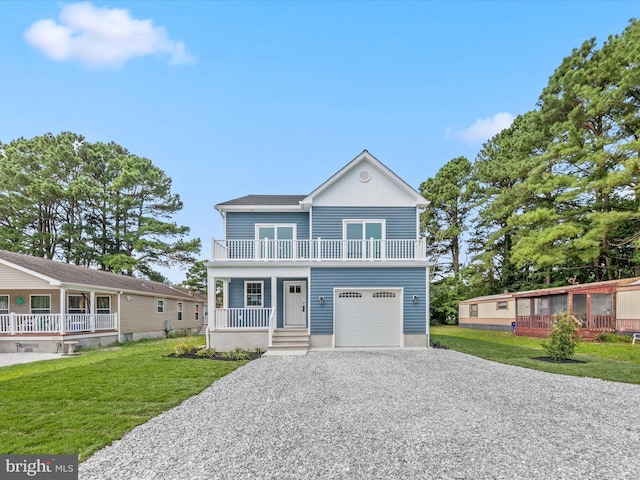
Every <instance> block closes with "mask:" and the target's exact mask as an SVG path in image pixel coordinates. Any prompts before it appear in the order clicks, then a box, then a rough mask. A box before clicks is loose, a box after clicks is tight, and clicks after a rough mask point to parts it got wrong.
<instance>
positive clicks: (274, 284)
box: [271, 277, 278, 330]
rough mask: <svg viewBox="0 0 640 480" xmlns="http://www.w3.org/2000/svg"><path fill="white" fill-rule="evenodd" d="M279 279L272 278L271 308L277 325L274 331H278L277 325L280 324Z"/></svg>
mask: <svg viewBox="0 0 640 480" xmlns="http://www.w3.org/2000/svg"><path fill="white" fill-rule="evenodd" d="M277 307H278V277H271V308H273V311H274V315H273V321H274V323H275V325H274V327H273V329H274V330H275V329H276V325H277V324H278V318H277V317H278V313H277V312H278V310H277Z"/></svg>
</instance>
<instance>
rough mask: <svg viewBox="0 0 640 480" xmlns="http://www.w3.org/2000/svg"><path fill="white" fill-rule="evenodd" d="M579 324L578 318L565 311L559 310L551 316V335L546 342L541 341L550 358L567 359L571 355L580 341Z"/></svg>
mask: <svg viewBox="0 0 640 480" xmlns="http://www.w3.org/2000/svg"><path fill="white" fill-rule="evenodd" d="M579 325H580V322H579V321H578V319H577V318H576V317H574V316H573V315H569V314H568V313H566V312H559V313H557V314H555V315H554V316H553V326H552V327H551V335H550V336H549V338H548V339H547V341H546V342H543V343H542V348H544V350H545V352H547V355H548V356H549V357H550V358H552V359H554V360H567V359H569V358H571V357H573V355H574V353H575V351H576V347H577V346H578V343H580V336H579V335H578V327H579Z"/></svg>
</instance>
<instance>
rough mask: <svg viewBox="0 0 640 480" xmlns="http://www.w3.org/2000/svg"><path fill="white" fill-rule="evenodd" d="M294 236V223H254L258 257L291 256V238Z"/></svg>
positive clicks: (292, 251)
mask: <svg viewBox="0 0 640 480" xmlns="http://www.w3.org/2000/svg"><path fill="white" fill-rule="evenodd" d="M295 238H296V225H295V224H283V225H277V224H264V225H261V224H258V225H256V240H258V243H259V250H258V252H259V255H260V258H293V257H294V248H293V246H294V243H293V240H294V239H295Z"/></svg>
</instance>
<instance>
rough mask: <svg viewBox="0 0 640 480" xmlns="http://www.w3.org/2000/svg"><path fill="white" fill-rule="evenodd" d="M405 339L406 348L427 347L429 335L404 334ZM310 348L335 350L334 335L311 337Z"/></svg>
mask: <svg viewBox="0 0 640 480" xmlns="http://www.w3.org/2000/svg"><path fill="white" fill-rule="evenodd" d="M403 338H404V347H405V348H419V347H425V348H426V347H427V335H426V334H424V333H419V334H404V335H403ZM309 347H311V348H333V335H311V336H310V337H309ZM365 348H366V347H365Z"/></svg>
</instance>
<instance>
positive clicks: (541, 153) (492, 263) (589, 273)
mask: <svg viewBox="0 0 640 480" xmlns="http://www.w3.org/2000/svg"><path fill="white" fill-rule="evenodd" d="M420 191H421V193H422V194H423V196H424V197H425V198H426V199H428V200H430V201H431V205H430V206H429V208H428V209H427V210H426V211H425V212H424V214H423V217H422V227H423V232H424V235H426V236H427V237H428V238H429V240H430V242H429V243H430V245H431V246H430V255H431V257H432V258H433V259H434V260H437V261H438V263H439V267H438V269H437V274H438V276H437V278H436V282H435V284H434V286H433V307H432V311H433V321H435V322H440V323H443V322H447V323H451V322H454V321H455V319H456V317H457V302H458V301H459V300H462V299H465V298H471V297H475V296H481V295H488V294H495V293H500V292H503V291H519V290H524V289H533V288H537V287H541V286H558V285H567V284H569V283H588V282H594V281H601V280H612V279H617V278H627V277H632V276H638V275H640V23H639V22H638V21H636V20H633V19H632V20H631V21H630V23H629V25H628V27H627V28H626V29H625V30H624V31H623V32H622V33H621V34H619V35H612V36H610V37H609V38H608V39H607V40H606V41H605V42H604V43H603V44H602V46H601V47H600V48H597V44H596V40H595V39H591V40H588V41H586V42H584V43H583V44H582V45H581V46H580V47H579V48H576V49H574V50H573V52H572V53H571V55H569V56H567V57H566V58H565V59H564V60H563V61H562V63H561V64H560V66H559V67H558V68H557V69H556V70H555V72H554V73H553V75H551V77H550V78H549V82H548V85H547V86H546V87H545V88H544V90H543V91H542V93H541V94H540V97H539V99H538V102H537V104H536V107H535V108H534V109H533V110H532V111H530V112H527V113H525V114H523V115H520V116H519V117H517V118H516V119H515V120H514V122H513V123H512V125H511V126H510V127H509V128H507V129H505V130H503V131H501V132H499V133H498V134H496V135H495V136H494V137H493V138H491V139H490V140H488V141H487V142H485V143H484V144H483V146H482V148H481V150H480V152H479V153H478V154H477V157H476V159H475V161H474V162H470V161H469V160H467V159H466V158H465V157H458V158H454V159H452V160H450V161H449V162H447V163H446V164H445V165H444V166H443V167H442V168H441V169H440V170H439V171H438V172H437V173H436V175H435V177H433V178H429V179H427V180H426V181H425V182H423V183H422V185H421V186H420ZM463 249H466V251H467V252H468V255H469V256H468V260H469V261H468V262H463V261H461V259H460V255H461V254H460V252H461V251H462V250H463Z"/></svg>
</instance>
